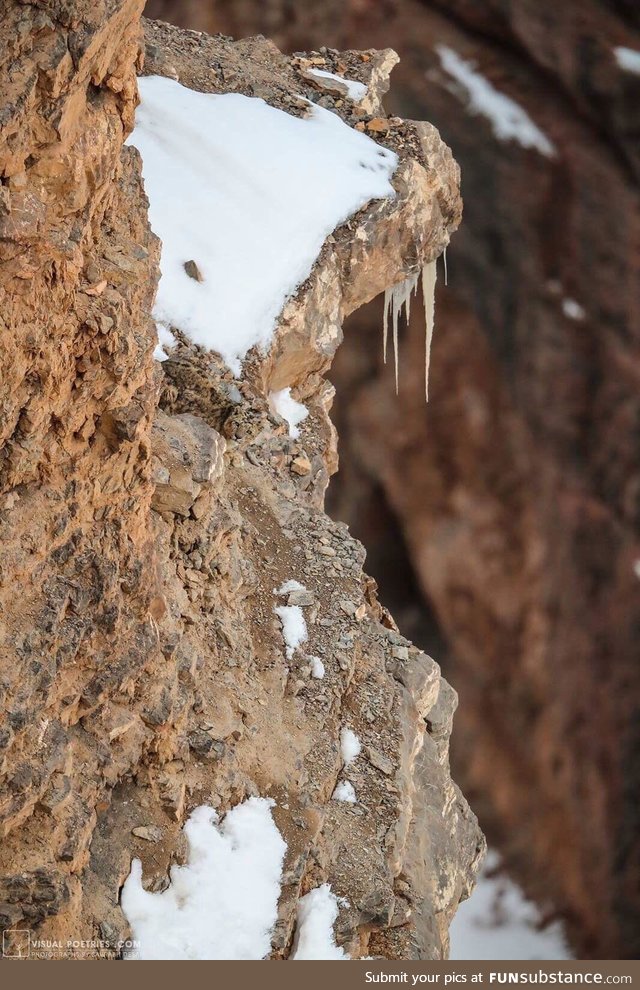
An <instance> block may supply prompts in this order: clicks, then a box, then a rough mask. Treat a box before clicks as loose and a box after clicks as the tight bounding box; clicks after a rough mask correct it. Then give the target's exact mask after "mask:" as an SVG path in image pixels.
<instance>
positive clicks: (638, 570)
mask: <svg viewBox="0 0 640 990" xmlns="http://www.w3.org/2000/svg"><path fill="white" fill-rule="evenodd" d="M633 573H634V574H635V576H636V577H637V578H638V579H639V580H640V560H634V562H633Z"/></svg>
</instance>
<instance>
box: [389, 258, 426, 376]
mask: <svg viewBox="0 0 640 990" xmlns="http://www.w3.org/2000/svg"><path fill="white" fill-rule="evenodd" d="M419 274H420V273H419V272H418V273H417V274H416V275H412V276H410V277H409V278H407V279H405V280H404V282H399V283H398V284H397V285H394V286H393V287H392V288H391V289H387V290H386V291H385V294H384V314H383V323H382V354H383V357H384V361H385V364H386V361H387V336H388V333H389V312H390V313H391V334H392V340H393V355H394V364H395V377H396V393H397V391H398V320H399V319H400V314H401V313H402V310H403V308H404V311H405V317H406V320H407V323H408V322H409V316H410V313H411V293H412V292H417V289H418V278H419Z"/></svg>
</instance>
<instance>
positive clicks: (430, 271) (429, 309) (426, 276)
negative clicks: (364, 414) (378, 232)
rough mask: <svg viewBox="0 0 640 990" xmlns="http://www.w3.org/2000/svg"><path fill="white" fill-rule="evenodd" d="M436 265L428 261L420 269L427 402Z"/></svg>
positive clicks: (427, 398)
mask: <svg viewBox="0 0 640 990" xmlns="http://www.w3.org/2000/svg"><path fill="white" fill-rule="evenodd" d="M436 276H437V271H436V263H435V261H430V262H429V263H428V264H426V265H425V266H424V268H423V269H422V298H423V301H424V318H425V324H426V326H425V358H424V391H425V396H426V400H427V402H428V401H429V362H430V359H431V340H432V338H433V324H434V315H435V305H436Z"/></svg>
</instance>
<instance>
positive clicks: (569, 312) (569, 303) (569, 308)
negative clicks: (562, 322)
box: [562, 299, 587, 320]
mask: <svg viewBox="0 0 640 990" xmlns="http://www.w3.org/2000/svg"><path fill="white" fill-rule="evenodd" d="M562 312H563V313H564V315H565V316H566V317H567V319H569V320H584V318H585V316H586V315H587V314H586V313H585V311H584V309H583V308H582V306H581V305H580V303H578V302H576V301H575V299H563V300H562Z"/></svg>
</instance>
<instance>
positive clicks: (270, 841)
mask: <svg viewBox="0 0 640 990" xmlns="http://www.w3.org/2000/svg"><path fill="white" fill-rule="evenodd" d="M272 806H273V801H270V800H267V799H264V798H249V800H248V801H245V802H244V804H240V805H237V806H236V807H235V808H233V809H232V810H231V811H229V812H228V814H227V815H226V817H225V819H224V821H223V822H222V824H221V825H218V824H217V815H216V812H215V811H214V810H213V809H212V808H209V807H207V806H206V805H203V806H202V807H200V808H196V809H195V811H193V812H192V813H191V816H190V818H189V820H188V821H187V823H186V824H185V826H184V832H185V835H186V837H187V841H188V844H189V858H188V862H187V863H186V865H185V866H172V867H171V871H170V877H171V884H170V886H169V887H168V888H167V889H166V890H164V891H162V892H161V893H149V892H148V891H146V890H145V889H144V888H143V886H142V865H141V863H140V860H139V859H134V860H133V862H132V864H131V872H130V874H129V876H128V877H127V880H126V882H125V884H124V887H123V888H122V896H121V905H122V910H123V911H124V914H125V916H126V918H127V920H128V922H129V924H130V925H131V929H132V934H133V938H134V940H135V941H136V942H137V943H138V947H137V948H136V949H134V950H133V951H132V953H131V954H130V955H129V956H128V958H129V959H264V957H265V956H267V955H268V954H269V952H270V950H271V933H272V930H273V926H274V925H275V923H276V920H277V916H278V898H279V896H280V886H281V877H282V864H283V860H284V855H285V852H286V848H287V847H286V844H285V842H284V840H283V838H282V836H281V835H280V832H279V831H278V829H277V828H276V826H275V824H274V821H273V818H272V816H271V807H272Z"/></svg>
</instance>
